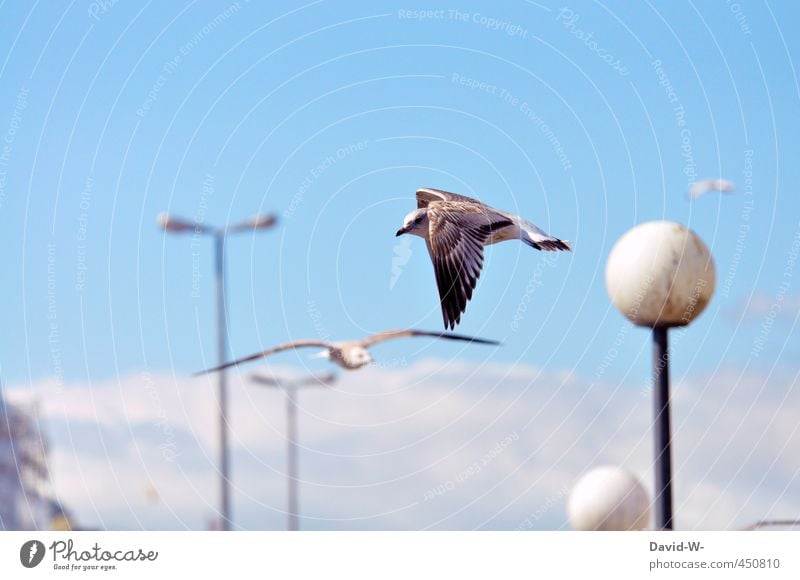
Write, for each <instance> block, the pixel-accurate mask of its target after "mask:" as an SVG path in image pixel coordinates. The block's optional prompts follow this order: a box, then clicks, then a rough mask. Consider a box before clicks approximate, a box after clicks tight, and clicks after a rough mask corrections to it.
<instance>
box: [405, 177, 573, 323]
mask: <svg viewBox="0 0 800 580" xmlns="http://www.w3.org/2000/svg"><path fill="white" fill-rule="evenodd" d="M402 234H413V235H415V236H419V237H421V238H424V239H425V242H426V244H427V245H428V252H429V253H430V255H431V261H432V262H433V269H434V272H435V273H436V285H437V286H438V288H439V299H440V301H441V304H442V317H443V318H444V327H445V328H450V329H453V328H455V327H456V324H458V323H459V322H460V320H461V314H462V313H463V312H464V311H465V310H466V308H467V302H469V300H470V299H471V298H472V291H473V290H474V289H475V285H476V284H477V282H478V277H479V276H480V275H481V268H482V267H483V247H484V246H487V245H489V244H496V243H497V242H504V241H506V240H521V241H522V242H524V243H526V244H528V245H529V246H530V247H532V248H536V249H537V250H545V251H557V250H571V249H572V248H571V247H570V245H569V242H566V241H563V240H559V239H558V238H554V237H552V236H549V235H547V234H546V233H545V232H543V231H542V230H541V229H539V228H538V227H536V226H535V225H534V224H532V223H531V222H529V221H527V220H525V219H523V218H521V217H519V216H515V215H512V214H509V213H505V212H503V211H500V210H497V209H494V208H492V207H489V206H488V205H486V204H484V203H482V202H480V201H478V200H477V199H472V198H471V197H466V196H463V195H458V194H456V193H450V192H448V191H442V190H440V189H429V188H425V189H418V190H417V209H415V210H414V211H412V212H411V213H410V214H408V215H407V216H406V217H405V220H404V222H403V227H402V228H400V229H399V230H397V235H398V236H400V235H402Z"/></svg>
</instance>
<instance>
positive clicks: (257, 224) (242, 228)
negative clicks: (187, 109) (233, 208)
mask: <svg viewBox="0 0 800 580" xmlns="http://www.w3.org/2000/svg"><path fill="white" fill-rule="evenodd" d="M277 221H278V220H277V218H276V217H275V216H274V215H272V214H266V215H257V216H255V217H253V218H250V219H248V220H245V221H243V222H239V223H236V224H233V225H228V226H224V227H220V228H215V227H212V226H209V225H206V224H203V223H199V222H190V221H188V220H184V219H181V218H177V217H174V216H170V215H169V214H166V213H162V214H159V215H158V217H157V218H156V223H157V224H158V226H159V227H160V228H161V229H163V230H164V231H165V232H169V233H173V234H185V233H188V232H192V233H194V234H196V235H205V236H210V237H212V238H213V239H214V273H215V286H216V295H217V359H218V360H219V364H223V363H224V362H226V359H227V352H228V342H227V340H228V332H227V315H226V308H225V238H226V237H227V236H228V235H229V234H234V233H239V232H248V231H255V230H266V229H269V228H271V227H273V226H274V225H275V224H276V223H277ZM218 374H219V393H218V398H219V448H220V459H219V463H220V467H219V470H220V514H221V518H222V522H221V524H222V525H221V529H222V530H230V528H231V522H232V520H231V497H230V458H229V455H228V389H227V382H226V374H225V371H221V372H220V373H218Z"/></svg>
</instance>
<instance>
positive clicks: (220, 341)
mask: <svg viewBox="0 0 800 580" xmlns="http://www.w3.org/2000/svg"><path fill="white" fill-rule="evenodd" d="M214 249H215V273H216V287H217V358H218V360H219V364H224V363H225V361H226V358H227V355H228V345H227V340H228V329H227V324H226V322H227V319H226V318H227V317H226V312H225V233H224V232H217V233H215V235H214ZM218 374H219V393H218V397H219V448H220V460H219V463H220V465H219V471H220V503H221V514H220V517H221V519H222V522H221V523H222V526H221V527H222V529H223V530H225V531H227V530H230V529H231V498H230V460H229V457H228V388H227V382H226V378H227V373H226V372H225V371H224V370H223V371H220V372H219V373H218Z"/></svg>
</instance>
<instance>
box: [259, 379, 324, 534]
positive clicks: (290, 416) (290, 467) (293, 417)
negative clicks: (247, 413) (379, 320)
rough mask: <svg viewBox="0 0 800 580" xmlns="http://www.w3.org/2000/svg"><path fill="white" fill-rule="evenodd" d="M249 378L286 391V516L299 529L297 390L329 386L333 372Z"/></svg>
mask: <svg viewBox="0 0 800 580" xmlns="http://www.w3.org/2000/svg"><path fill="white" fill-rule="evenodd" d="M250 380H251V381H253V382H254V383H257V384H259V385H261V386H264V387H273V388H277V389H282V390H283V391H284V392H285V393H286V466H287V469H286V473H287V475H286V517H287V527H288V529H289V531H290V532H294V531H297V530H299V529H300V512H299V505H298V497H297V483H298V481H299V480H298V476H297V450H298V449H297V392H298V390H300V389H302V388H304V387H329V386H330V385H332V384H333V383H334V381H335V380H336V375H335V374H333V373H330V374H327V375H323V376H311V377H305V378H303V379H298V380H293V381H285V380H281V379H275V378H272V377H266V376H263V375H255V374H254V375H251V376H250Z"/></svg>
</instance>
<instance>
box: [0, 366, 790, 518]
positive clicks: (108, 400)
mask: <svg viewBox="0 0 800 580" xmlns="http://www.w3.org/2000/svg"><path fill="white" fill-rule="evenodd" d="M277 372H278V373H280V374H283V375H286V374H291V373H294V374H296V373H297V371H295V370H292V369H290V368H288V367H285V368H280V369H277ZM7 392H8V396H9V398H11V399H14V398H18V399H19V398H25V397H30V396H31V393H35V395H36V397H37V398H38V399H39V401H40V409H41V412H42V416H43V419H45V421H46V424H47V432H48V433H49V434H50V439H51V448H52V471H53V480H54V484H55V487H56V491H57V493H58V496H59V497H60V499H61V500H62V501H63V502H64V503H65V505H67V506H68V507H69V508H71V509H72V510H73V511H74V512H75V513H76V514H77V516H78V519H79V521H80V523H82V524H84V525H101V526H105V527H108V528H112V529H120V528H121V529H140V528H148V529H150V528H170V529H183V528H202V527H204V526H205V524H206V522H207V521H208V520H209V519H210V518H211V517H212V516H213V514H214V510H215V507H216V498H217V492H218V489H217V485H218V481H217V477H216V471H215V466H216V447H215V444H216V436H217V414H216V406H215V399H214V394H215V392H216V391H215V384H214V382H213V379H212V380H209V379H208V378H198V379H192V378H188V377H182V376H175V375H171V374H167V373H163V374H159V375H155V374H154V375H153V376H152V377H150V376H149V375H131V376H126V377H120V378H119V380H112V381H107V382H103V383H100V384H93V385H91V386H85V385H67V386H66V387H65V388H63V389H61V388H59V387H58V385H56V384H55V383H53V382H43V383H41V384H38V385H33V386H31V387H25V388H16V389H15V388H13V387H11V388H10V389H8V391H7ZM674 393H675V398H674V409H673V430H674V434H675V442H674V453H675V462H674V463H675V466H674V467H675V472H676V482H675V492H676V514H677V515H676V518H677V524H678V526H679V527H680V528H683V529H729V528H734V527H740V526H743V525H745V524H747V523H750V522H752V521H754V520H756V519H759V518H763V517H768V516H770V517H792V516H794V515H795V514H796V513H797V512H798V511H800V499H798V498H800V494H798V491H800V490H798V477H797V476H798V474H797V466H796V461H795V457H793V452H792V450H794V449H797V448H798V445H800V434H798V429H797V419H796V417H797V411H798V403H800V395H799V394H798V389H797V385H796V383H793V382H792V380H791V379H787V378H777V377H776V376H774V375H773V376H772V377H770V378H769V380H767V379H766V378H764V377H760V376H757V375H753V374H743V375H740V374H736V373H732V372H727V373H718V374H717V375H716V376H715V377H713V378H710V377H701V378H697V379H695V380H692V381H686V382H684V383H683V384H677V385H674ZM230 394H231V396H230V399H231V424H232V441H233V444H234V450H233V461H234V466H233V470H234V471H233V476H234V484H235V486H236V491H235V494H234V497H235V505H234V508H235V509H234V517H235V519H236V521H237V523H238V524H239V525H241V526H242V527H245V528H248V529H269V528H282V527H283V525H284V519H285V516H284V515H283V513H282V510H283V506H284V493H285V480H284V461H285V456H284V446H285V441H284V440H283V433H284V420H285V419H284V399H283V397H282V395H281V393H280V392H276V391H274V390H272V389H260V388H257V387H253V386H248V385H246V384H245V382H244V375H241V376H240V375H233V376H232V377H231V381H230ZM300 405H301V408H302V410H301V413H300V438H301V444H302V445H303V450H302V452H301V478H302V484H301V508H302V512H303V526H304V528H307V529H310V528H321V529H423V528H444V529H474V528H500V529H515V528H517V527H522V528H531V529H536V528H540V529H552V528H560V527H566V523H565V515H564V504H565V501H566V491H567V490H568V489H569V488H570V487H571V486H572V485H573V484H574V483H575V481H576V480H577V479H578V477H580V475H581V474H582V473H583V472H584V471H585V470H587V469H589V468H591V467H592V466H594V465H598V464H607V463H614V464H622V465H625V466H626V467H627V468H628V469H630V470H631V471H633V472H634V473H637V474H639V475H640V476H641V477H642V479H643V481H644V483H645V485H646V486H648V487H649V486H650V485H651V482H652V479H651V477H650V472H651V466H650V461H651V439H650V433H649V425H650V413H651V408H650V405H651V401H650V399H649V395H648V394H647V392H646V391H643V390H642V389H641V387H640V386H639V385H614V384H608V383H594V384H592V383H591V382H589V381H586V380H583V379H581V377H578V376H575V375H574V374H572V373H567V372H564V371H559V372H551V371H544V370H541V369H537V368H534V367H530V366H524V365H516V366H514V367H511V368H509V367H505V366H501V365H480V366H479V365H472V364H471V363H468V362H463V361H437V360H425V361H421V362H419V363H417V364H414V365H412V366H409V367H406V368H399V369H380V368H368V369H365V370H362V371H359V372H354V373H346V374H344V375H342V376H341V380H340V381H339V383H338V384H337V385H336V386H335V387H334V388H332V389H313V390H308V391H305V392H303V393H302V394H301V395H300ZM151 486H152V488H153V489H155V490H157V492H158V495H159V496H160V499H159V500H158V501H155V502H154V500H153V498H152V495H153V494H152V491H150V492H148V490H150V488H151Z"/></svg>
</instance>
